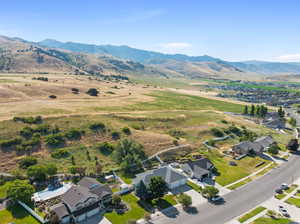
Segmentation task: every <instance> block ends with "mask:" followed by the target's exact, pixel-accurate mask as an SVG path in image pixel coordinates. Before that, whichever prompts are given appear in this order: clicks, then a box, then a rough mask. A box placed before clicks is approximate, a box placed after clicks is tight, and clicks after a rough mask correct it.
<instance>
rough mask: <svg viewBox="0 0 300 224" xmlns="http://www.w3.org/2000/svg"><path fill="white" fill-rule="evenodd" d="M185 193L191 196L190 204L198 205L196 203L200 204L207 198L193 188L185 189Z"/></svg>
mask: <svg viewBox="0 0 300 224" xmlns="http://www.w3.org/2000/svg"><path fill="white" fill-rule="evenodd" d="M185 194H187V195H189V196H191V198H192V206H198V205H200V204H202V203H205V202H207V199H206V198H204V197H203V196H202V195H201V194H200V193H198V192H197V191H195V190H194V189H191V190H189V191H186V192H185Z"/></svg>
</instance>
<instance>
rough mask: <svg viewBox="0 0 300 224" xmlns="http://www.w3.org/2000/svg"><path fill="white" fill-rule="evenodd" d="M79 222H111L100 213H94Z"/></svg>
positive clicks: (108, 223)
mask: <svg viewBox="0 0 300 224" xmlns="http://www.w3.org/2000/svg"><path fill="white" fill-rule="evenodd" d="M79 224H111V222H110V221H109V220H108V219H107V218H105V217H104V216H102V215H94V216H92V217H91V218H89V219H87V220H85V221H82V222H80V223H79Z"/></svg>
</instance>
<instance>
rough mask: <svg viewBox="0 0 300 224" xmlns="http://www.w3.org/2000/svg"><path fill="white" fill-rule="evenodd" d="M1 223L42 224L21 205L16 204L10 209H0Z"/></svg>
mask: <svg viewBox="0 0 300 224" xmlns="http://www.w3.org/2000/svg"><path fill="white" fill-rule="evenodd" d="M0 223H1V224H8V223H15V224H40V222H38V221H37V220H36V219H35V218H34V217H32V216H31V215H30V214H29V213H28V212H27V211H26V210H25V209H23V208H22V207H21V206H20V205H15V206H13V207H11V208H10V209H5V210H2V211H0Z"/></svg>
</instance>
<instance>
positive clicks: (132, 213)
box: [104, 194, 147, 224]
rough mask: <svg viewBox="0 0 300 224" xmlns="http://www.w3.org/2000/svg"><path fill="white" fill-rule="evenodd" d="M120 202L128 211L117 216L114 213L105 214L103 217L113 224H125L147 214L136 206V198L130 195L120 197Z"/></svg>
mask: <svg viewBox="0 0 300 224" xmlns="http://www.w3.org/2000/svg"><path fill="white" fill-rule="evenodd" d="M122 200H123V201H124V202H125V203H126V204H127V205H128V206H129V211H128V212H126V213H124V214H122V215H118V214H117V213H116V212H111V213H106V214H105V215H104V216H105V217H106V218H107V219H108V220H109V221H111V222H112V223H113V224H127V222H128V220H131V219H134V220H138V219H141V218H143V217H144V215H145V214H146V213H147V212H146V211H145V210H144V209H143V208H142V207H140V206H139V205H138V200H139V199H138V198H137V197H135V196H134V195H132V194H127V195H124V196H122Z"/></svg>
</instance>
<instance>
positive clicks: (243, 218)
mask: <svg viewBox="0 0 300 224" xmlns="http://www.w3.org/2000/svg"><path fill="white" fill-rule="evenodd" d="M264 210H266V208H265V207H262V206H260V207H257V208H255V209H253V210H252V211H250V212H249V213H247V214H245V215H243V216H242V217H240V218H239V222H241V223H243V222H246V221H247V220H248V219H250V218H252V217H254V216H256V215H257V214H259V213H261V212H262V211H264Z"/></svg>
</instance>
